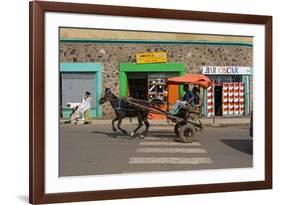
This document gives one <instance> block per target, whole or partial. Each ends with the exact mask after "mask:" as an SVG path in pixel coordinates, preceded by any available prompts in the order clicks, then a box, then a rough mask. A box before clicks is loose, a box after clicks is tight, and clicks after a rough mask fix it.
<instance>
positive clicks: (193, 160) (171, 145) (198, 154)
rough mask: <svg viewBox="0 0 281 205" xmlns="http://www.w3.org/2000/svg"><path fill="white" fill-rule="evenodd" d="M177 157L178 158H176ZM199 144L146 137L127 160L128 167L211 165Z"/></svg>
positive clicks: (205, 152)
mask: <svg viewBox="0 0 281 205" xmlns="http://www.w3.org/2000/svg"><path fill="white" fill-rule="evenodd" d="M177 155H178V156H177ZM212 163H213V161H212V160H211V159H210V158H209V157H208V156H207V151H206V150H205V149H204V148H202V145H201V144H200V143H199V142H193V143H179V142H174V141H173V139H172V138H168V137H166V138H165V137H146V138H145V139H144V140H143V141H141V142H140V143H139V144H138V147H137V149H136V153H135V155H134V156H133V157H130V158H129V164H130V165H145V164H147V165H153V164H155V165H161V164H162V165H164V164H170V165H200V164H212Z"/></svg>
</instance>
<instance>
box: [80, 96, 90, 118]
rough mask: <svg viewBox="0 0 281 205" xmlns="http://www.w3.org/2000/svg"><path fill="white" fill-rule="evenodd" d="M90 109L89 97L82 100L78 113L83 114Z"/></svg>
mask: <svg viewBox="0 0 281 205" xmlns="http://www.w3.org/2000/svg"><path fill="white" fill-rule="evenodd" d="M90 108H91V97H87V98H86V97H84V98H83V99H82V103H81V105H80V106H79V111H80V113H82V114H83V113H84V112H85V111H86V110H88V109H90Z"/></svg>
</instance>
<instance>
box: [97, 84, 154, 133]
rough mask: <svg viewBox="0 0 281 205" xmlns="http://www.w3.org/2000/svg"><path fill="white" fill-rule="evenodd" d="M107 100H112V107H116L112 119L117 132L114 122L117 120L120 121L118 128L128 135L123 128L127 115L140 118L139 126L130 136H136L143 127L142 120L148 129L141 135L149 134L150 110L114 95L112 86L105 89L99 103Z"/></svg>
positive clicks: (114, 129) (113, 127) (114, 130)
mask: <svg viewBox="0 0 281 205" xmlns="http://www.w3.org/2000/svg"><path fill="white" fill-rule="evenodd" d="M105 102H110V104H111V106H112V108H113V109H114V112H115V115H116V116H115V118H113V120H112V129H113V132H116V130H117V129H116V128H115V126H114V123H115V122H116V121H118V123H117V128H118V129H119V130H120V131H121V132H123V133H125V134H127V135H128V133H127V131H126V130H124V129H122V128H121V123H122V120H123V119H124V118H125V117H137V119H138V126H137V128H136V129H134V130H133V131H132V132H131V133H130V137H133V136H135V134H136V132H137V131H138V130H139V129H140V128H141V127H142V125H143V123H142V122H144V124H145V126H146V129H145V131H144V132H143V133H142V134H141V135H140V137H141V138H144V137H145V136H146V135H147V132H148V128H149V122H148V120H147V118H148V114H149V112H148V111H147V110H144V109H141V108H137V107H133V106H131V105H130V104H129V103H128V102H127V101H125V100H124V99H122V98H119V97H117V96H116V95H114V94H113V93H112V92H111V90H110V88H106V89H105V93H104V96H103V97H102V98H101V99H100V100H99V104H101V105H102V104H104V103H105Z"/></svg>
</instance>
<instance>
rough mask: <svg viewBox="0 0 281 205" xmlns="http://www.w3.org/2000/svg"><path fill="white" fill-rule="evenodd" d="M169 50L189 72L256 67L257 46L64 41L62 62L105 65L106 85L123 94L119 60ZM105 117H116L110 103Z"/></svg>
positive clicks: (62, 44) (172, 58)
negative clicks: (254, 48) (254, 56)
mask: <svg viewBox="0 0 281 205" xmlns="http://www.w3.org/2000/svg"><path fill="white" fill-rule="evenodd" d="M154 51H166V52H167V55H168V62H171V63H172V62H173V63H183V64H184V65H185V68H186V72H188V73H199V72H200V67H201V66H204V65H210V66H253V48H252V47H250V46H240V45H239V46H235V45H208V44H206V45H191V44H146V43H145V44H141V43H138V44H135V43H134V44H133V43H132V44H131V43H127V44H126V43H68V42H67V43H65V42H64V43H61V44H60V62H61V63H63V62H95V63H101V64H102V66H103V71H102V72H103V88H105V87H110V88H111V89H112V91H113V92H114V93H115V94H117V95H119V63H128V62H135V61H136V60H135V54H136V53H138V52H154ZM103 112H104V113H103V115H104V116H105V117H110V116H112V109H111V108H110V107H109V105H108V104H106V105H104V107H103Z"/></svg>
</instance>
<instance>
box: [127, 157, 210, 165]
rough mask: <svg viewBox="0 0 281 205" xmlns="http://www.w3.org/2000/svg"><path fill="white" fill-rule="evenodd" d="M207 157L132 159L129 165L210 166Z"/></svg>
mask: <svg viewBox="0 0 281 205" xmlns="http://www.w3.org/2000/svg"><path fill="white" fill-rule="evenodd" d="M211 163H213V162H212V160H211V159H210V158H209V157H191V158H182V157H132V158H130V161H129V164H211Z"/></svg>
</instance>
